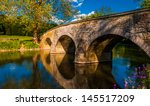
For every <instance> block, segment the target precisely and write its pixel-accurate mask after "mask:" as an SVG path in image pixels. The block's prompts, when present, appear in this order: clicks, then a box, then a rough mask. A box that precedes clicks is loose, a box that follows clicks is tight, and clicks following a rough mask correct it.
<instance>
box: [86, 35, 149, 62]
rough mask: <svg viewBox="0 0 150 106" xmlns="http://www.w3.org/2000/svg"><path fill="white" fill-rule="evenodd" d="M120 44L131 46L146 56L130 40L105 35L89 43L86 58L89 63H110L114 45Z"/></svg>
mask: <svg viewBox="0 0 150 106" xmlns="http://www.w3.org/2000/svg"><path fill="white" fill-rule="evenodd" d="M121 43H123V44H125V45H128V46H132V47H134V48H135V49H138V50H139V52H142V54H144V55H146V56H147V54H146V53H145V52H144V51H143V50H142V49H141V48H140V47H139V46H138V45H136V44H135V43H134V42H132V41H131V40H129V39H126V38H124V37H122V36H119V35H105V36H101V37H98V38H97V39H95V40H94V41H93V42H92V43H91V45H90V46H89V48H88V50H87V54H86V57H87V59H88V61H90V62H105V61H112V56H113V51H114V50H113V49H114V47H115V46H116V45H118V44H121ZM147 57H148V56H147ZM148 58H149V57H148Z"/></svg>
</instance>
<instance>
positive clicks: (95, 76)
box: [40, 51, 115, 88]
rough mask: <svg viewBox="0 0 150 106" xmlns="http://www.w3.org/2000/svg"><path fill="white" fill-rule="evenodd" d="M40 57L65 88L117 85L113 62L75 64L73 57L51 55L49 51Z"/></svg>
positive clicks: (109, 86) (42, 53)
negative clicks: (112, 71) (113, 74)
mask: <svg viewBox="0 0 150 106" xmlns="http://www.w3.org/2000/svg"><path fill="white" fill-rule="evenodd" d="M40 55H41V61H42V63H43V65H44V67H45V68H46V70H47V71H48V72H49V73H50V74H51V75H52V76H53V77H54V78H55V79H56V80H57V82H58V83H59V84H60V85H61V86H62V87H63V88H112V87H113V86H112V85H113V84H114V83H115V80H114V78H113V76H112V74H111V70H112V66H111V65H112V64H111V62H105V63H101V64H98V63H92V64H74V63H73V60H74V59H73V57H72V56H71V55H64V54H50V53H49V52H48V51H43V52H41V53H40ZM49 61H50V62H49ZM104 70H105V71H104Z"/></svg>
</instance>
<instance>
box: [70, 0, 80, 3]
mask: <svg viewBox="0 0 150 106" xmlns="http://www.w3.org/2000/svg"><path fill="white" fill-rule="evenodd" d="M69 1H70V2H76V3H78V0H69Z"/></svg>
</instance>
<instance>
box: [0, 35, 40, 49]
mask: <svg viewBox="0 0 150 106" xmlns="http://www.w3.org/2000/svg"><path fill="white" fill-rule="evenodd" d="M32 50H40V48H39V45H38V44H36V43H34V42H33V38H32V37H30V36H15V35H11V36H10V35H0V52H9V51H32Z"/></svg>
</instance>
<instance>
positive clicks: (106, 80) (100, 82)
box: [0, 44, 150, 89]
mask: <svg viewBox="0 0 150 106" xmlns="http://www.w3.org/2000/svg"><path fill="white" fill-rule="evenodd" d="M73 60H74V57H73V56H71V55H64V54H56V55H52V54H50V53H49V51H38V52H37V51H35V52H33V51H32V52H7V53H0V88H46V89H47V88H48V89H49V88H52V89H58V88H59V89H60V88H100V89H102V88H105V89H109V88H111V89H118V88H121V89H124V88H129V89H131V88H150V65H149V63H150V58H149V57H148V56H146V55H145V53H143V52H142V51H141V50H140V49H139V48H137V47H133V46H131V45H130V46H129V45H124V44H119V45H117V46H116V47H115V48H114V49H113V59H112V61H111V62H103V63H93V64H74V63H73Z"/></svg>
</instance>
